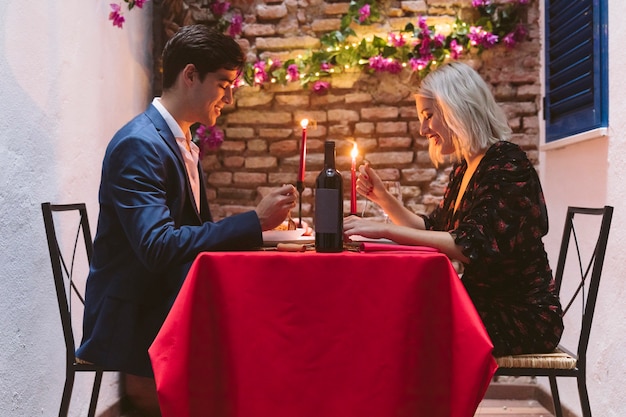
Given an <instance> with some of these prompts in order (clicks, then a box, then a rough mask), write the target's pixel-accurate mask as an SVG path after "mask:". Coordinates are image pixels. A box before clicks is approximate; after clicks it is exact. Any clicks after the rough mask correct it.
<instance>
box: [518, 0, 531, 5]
mask: <svg viewBox="0 0 626 417" xmlns="http://www.w3.org/2000/svg"><path fill="white" fill-rule="evenodd" d="M517 3H519V4H528V3H529V0H518V1H517Z"/></svg>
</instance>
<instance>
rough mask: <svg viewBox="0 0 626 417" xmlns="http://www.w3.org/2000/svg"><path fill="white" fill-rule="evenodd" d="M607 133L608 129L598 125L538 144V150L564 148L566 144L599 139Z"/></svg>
mask: <svg viewBox="0 0 626 417" xmlns="http://www.w3.org/2000/svg"><path fill="white" fill-rule="evenodd" d="M608 135H609V129H608V128H606V127H599V128H597V129H593V130H588V131H587V132H582V133H578V134H576V135H572V136H568V137H566V138H563V139H557V140H555V141H553V142H548V143H544V144H543V145H541V146H539V150H540V151H551V150H554V149H559V148H564V147H566V146H570V145H574V144H576V143H579V142H584V141H588V140H593V139H600V138H603V137H606V136H608Z"/></svg>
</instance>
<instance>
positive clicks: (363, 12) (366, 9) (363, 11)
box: [359, 4, 371, 23]
mask: <svg viewBox="0 0 626 417" xmlns="http://www.w3.org/2000/svg"><path fill="white" fill-rule="evenodd" d="M370 13H371V11H370V5H369V4H366V5H364V6H363V7H361V8H360V9H359V22H360V23H363V22H365V21H366V20H367V19H368V18H369V17H370Z"/></svg>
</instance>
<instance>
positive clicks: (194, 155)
mask: <svg viewBox="0 0 626 417" xmlns="http://www.w3.org/2000/svg"><path fill="white" fill-rule="evenodd" d="M152 105H153V106H154V107H156V109H157V110H158V111H159V113H160V114H161V116H163V119H165V123H167V126H168V127H169V128H170V130H171V131H172V134H173V135H174V137H175V138H176V143H178V147H179V148H180V152H181V153H182V155H183V160H184V161H185V168H186V169H187V177H188V178H189V183H190V184H191V190H192V191H193V199H194V203H195V205H196V209H197V210H198V213H199V212H200V176H199V174H198V161H199V159H200V149H199V148H198V146H197V145H196V144H195V143H193V142H192V141H191V133H190V132H189V131H187V132H183V129H182V128H181V127H180V125H179V124H178V122H177V121H176V120H175V119H174V117H172V115H171V114H170V112H169V111H167V109H166V108H165V107H164V106H163V104H161V99H160V98H159V97H155V98H154V99H153V100H152Z"/></svg>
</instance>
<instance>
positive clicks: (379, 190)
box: [356, 162, 388, 204]
mask: <svg viewBox="0 0 626 417" xmlns="http://www.w3.org/2000/svg"><path fill="white" fill-rule="evenodd" d="M356 191H357V192H358V193H359V194H361V195H362V196H364V197H366V198H368V199H370V200H371V201H373V202H374V203H376V204H380V201H381V200H383V199H384V197H385V195H386V194H388V192H387V190H386V189H385V186H384V185H383V181H382V180H381V179H380V177H379V176H378V173H377V172H376V170H374V168H372V167H371V166H370V164H369V162H366V163H365V164H364V165H361V166H360V167H359V176H358V178H357V180H356Z"/></svg>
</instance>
